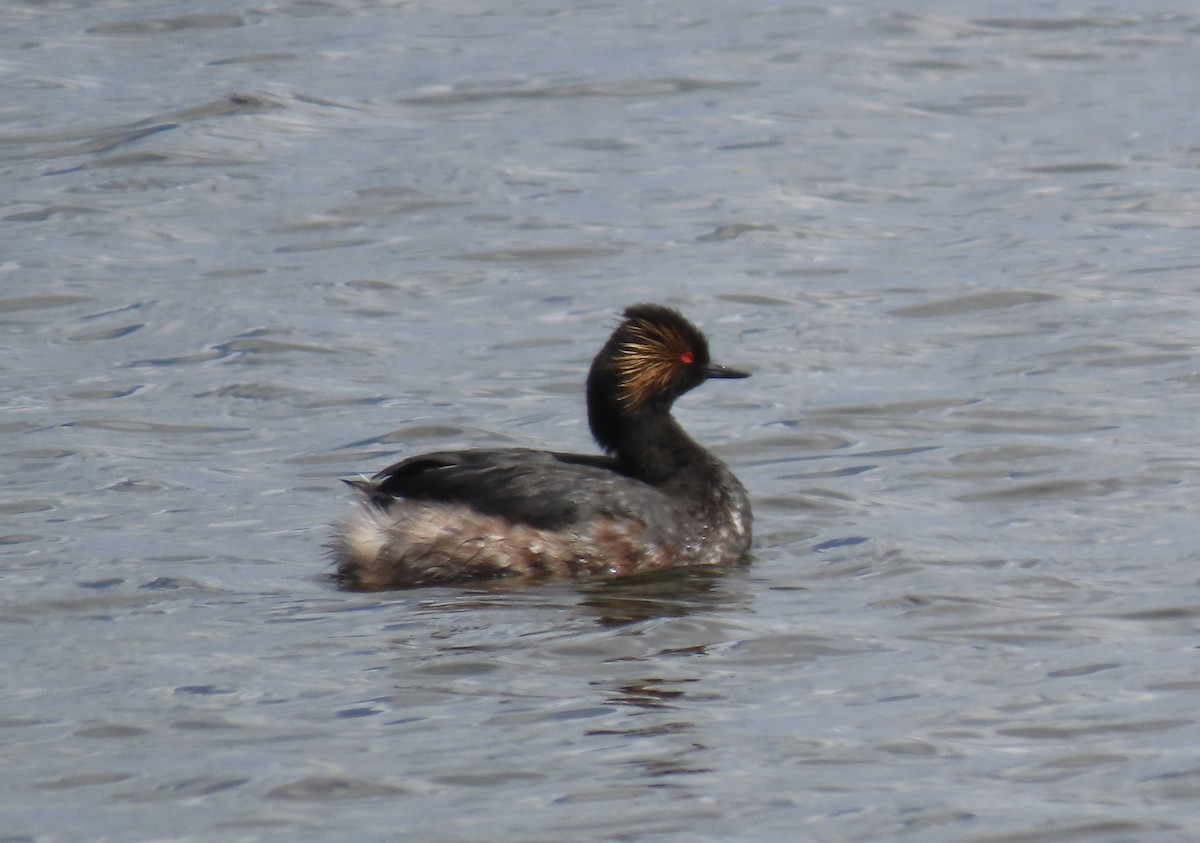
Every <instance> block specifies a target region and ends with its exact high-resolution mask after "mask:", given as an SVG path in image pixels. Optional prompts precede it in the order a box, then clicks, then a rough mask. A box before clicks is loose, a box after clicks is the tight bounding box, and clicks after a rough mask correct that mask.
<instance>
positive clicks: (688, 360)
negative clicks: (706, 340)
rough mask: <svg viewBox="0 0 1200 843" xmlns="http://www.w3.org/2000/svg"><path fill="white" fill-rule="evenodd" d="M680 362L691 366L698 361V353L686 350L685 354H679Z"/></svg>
mask: <svg viewBox="0 0 1200 843" xmlns="http://www.w3.org/2000/svg"><path fill="white" fill-rule="evenodd" d="M679 362H680V363H682V364H683V365H685V366H690V365H692V364H693V363H695V362H696V355H694V354H692V352H690V351H685V352H683V354H680V355H679Z"/></svg>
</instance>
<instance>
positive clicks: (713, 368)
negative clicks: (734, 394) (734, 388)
mask: <svg viewBox="0 0 1200 843" xmlns="http://www.w3.org/2000/svg"><path fill="white" fill-rule="evenodd" d="M704 374H706V375H708V376H709V377H710V378H748V377H750V373H749V372H743V371H741V370H740V369H731V368H729V367H728V366H718V365H717V364H716V363H710V364H709V365H708V366H707V367H706V368H705V370H704Z"/></svg>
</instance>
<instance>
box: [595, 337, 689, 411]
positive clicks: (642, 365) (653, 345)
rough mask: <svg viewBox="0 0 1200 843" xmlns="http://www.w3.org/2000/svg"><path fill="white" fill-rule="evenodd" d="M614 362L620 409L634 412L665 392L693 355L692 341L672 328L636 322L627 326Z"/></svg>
mask: <svg viewBox="0 0 1200 843" xmlns="http://www.w3.org/2000/svg"><path fill="white" fill-rule="evenodd" d="M628 330H629V337H628V339H625V340H624V341H623V342H622V343H621V347H620V350H619V351H618V352H617V355H616V359H615V360H614V361H613V362H614V366H615V368H616V371H617V374H618V375H619V376H620V378H621V390H620V400H621V406H622V407H623V408H624V409H625V410H627V411H634V410H637V409H638V408H639V407H641V406H642V405H643V404H645V403H646V400H647V399H649V398H650V397H651V396H652V395H654V394H656V393H657V394H662V393H665V392H666V391H667V390H668V389H669V388H670V386H671V382H672V381H673V380H674V378H675V374H676V373H677V372H678V371H679V370H680V368H681V367H683V366H685V365H687V364H686V363H684V356H685V355H688V356H694V355H695V349H693V348H692V342H691V339H690V338H689V337H688V336H686V335H685V334H684V333H683V332H681V331H679V330H678V329H677V328H676V327H675V326H673V325H666V324H662V323H660V322H651V321H647V320H644V319H643V320H638V321H635V322H631V323H630V324H629V326H628Z"/></svg>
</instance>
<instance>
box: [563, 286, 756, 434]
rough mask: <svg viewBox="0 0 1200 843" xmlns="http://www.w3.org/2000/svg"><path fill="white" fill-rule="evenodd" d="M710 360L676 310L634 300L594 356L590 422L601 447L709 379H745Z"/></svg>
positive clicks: (589, 392)
mask: <svg viewBox="0 0 1200 843" xmlns="http://www.w3.org/2000/svg"><path fill="white" fill-rule="evenodd" d="M749 376H750V374H749V373H748V372H740V371H738V370H736V369H730V368H727V367H725V366H719V365H717V364H715V363H713V362H712V361H711V360H710V359H709V355H708V341H707V340H706V339H705V338H704V334H702V333H700V330H699V329H698V328H697V327H696V326H695V325H693V324H692V323H691V322H689V321H687V320H686V319H684V318H683V316H682V315H680V313H679V312H678V311H675V310H672V309H671V308H669V307H663V306H662V305H658V304H635V305H633V306H632V307H630V308H628V309H626V311H625V319H624V320H623V321H622V322H621V324H620V325H618V326H617V329H616V330H615V331H613V334H612V336H611V337H609V339H608V342H607V343H605V345H604V348H602V349H600V353H599V354H597V355H596V359H595V360H593V361H592V368H591V371H590V372H589V373H588V381H587V401H588V421H589V423H590V425H591V428H592V435H593V436H594V437H595V438H596V441H597V442H598V443H599V444H600V446H601V447H603V448H604V449H605V450H608V451H613V450H619V447H620V443H621V440H622V437H621V435H620V434H621V432H622V431H623V430H625V429H628V428H629V427H632V426H634V424H635V423H636V421H637V420H638V419H639V418H646V417H653V416H667V415H668V414H669V413H670V410H671V405H672V404H674V403H675V399H676V398H678V397H679V396H681V395H683V394H684V393H685V392H688V391H689V390H691V389H695V388H696V387H697V386H699V385H700V384H702V383H704V381H706V380H708V379H709V378H746V377H749Z"/></svg>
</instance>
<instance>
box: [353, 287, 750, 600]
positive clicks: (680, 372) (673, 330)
mask: <svg viewBox="0 0 1200 843" xmlns="http://www.w3.org/2000/svg"><path fill="white" fill-rule="evenodd" d="M625 316H626V318H625V321H624V322H622V323H621V325H620V326H619V327H618V328H617V329H616V331H615V332H614V333H613V335H612V337H611V338H610V339H609V341H608V343H607V344H606V345H605V346H604V348H603V349H602V350H601V351H600V353H599V354H598V355H597V357H596V359H595V360H594V361H593V363H592V369H591V372H590V373H589V376H588V418H589V422H590V424H591V428H592V433H593V435H594V436H595V438H596V440H597V442H598V443H599V444H600V445H601V447H603V448H604V449H605V451H606V452H607V455H586V454H564V453H555V452H550V451H536V450H529V449H523V448H508V449H477V450H465V451H446V452H440V453H430V454H423V455H420V456H415V457H410V458H409V459H406V460H403V461H402V462H399V463H396V464H395V465H392V466H390V467H388V468H386V469H384V470H383V471H381V472H380V473H379V474H377V475H375V476H374V477H372V478H371V479H369V480H368V479H362V480H353V481H347V482H349V483H350V485H351V486H353V487H354V489H355V490H356V492H357V493H358V495H359V497H360V498H361V500H362V504H363V507H362V510H361V512H360V513H359V515H358V516H357V517H356V518H354V519H353V520H351V521H349V522H347V523H345V524H343V525H341V526H340V527H339V528H338V530H337V533H336V535H335V538H334V545H333V550H334V555H335V561H336V563H337V572H338V577H339V578H340V579H341V580H342V581H343V582H344V583H345V584H346V585H348V586H351V587H356V588H362V589H381V588H399V587H406V586H416V585H430V584H436V583H450V582H461V581H467V580H474V579H486V578H495V577H503V576H526V577H562V576H582V575H593V574H608V575H618V574H629V573H636V572H642V571H653V570H658V569H662V568H669V567H676V566H694V565H723V564H728V563H730V562H734V561H736V560H738V559H740V558H742V557H744V556H745V555H746V554H747V553H748V551H749V547H750V532H751V515H750V503H749V499H748V497H747V495H746V491H745V489H744V488H743V487H742V485H741V483H740V482H738V480H737V478H736V477H734V475H733V473H732V472H730V471H729V469H728V468H727V467H726V466H725V465H724V463H722V462H721V461H720V460H718V459H717V458H716V457H715V456H713V455H712V454H710V453H709V452H708V451H707V450H705V449H704V448H703V447H701V446H700V445H699V444H697V443H696V442H695V441H694V440H693V439H692V438H691V437H689V436H688V435H687V433H685V432H684V431H683V429H682V428H681V427H680V426H679V425H678V423H677V422H676V421H675V420H674V418H673V417H672V416H671V413H670V408H671V404H672V403H673V402H674V400H675V398H677V397H678V396H679V395H682V394H683V393H684V392H686V391H688V390H689V389H692V388H693V387H695V386H697V385H699V384H700V383H702V382H703V381H704V380H706V379H707V378H709V377H745V375H744V374H743V373H741V372H734V371H732V370H729V369H724V368H722V367H719V366H713V365H711V364H710V363H709V361H708V347H707V343H706V341H705V339H704V337H703V335H702V334H701V333H700V332H699V331H698V330H697V329H696V328H695V327H693V326H692V325H691V324H690V323H688V322H687V321H686V320H685V319H684V318H683V317H682V316H680V315H679V314H678V313H677V312H675V311H673V310H670V309H669V308H665V307H661V306H659V305H636V306H634V307H631V308H629V309H628V310H627V311H626V313H625Z"/></svg>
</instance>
